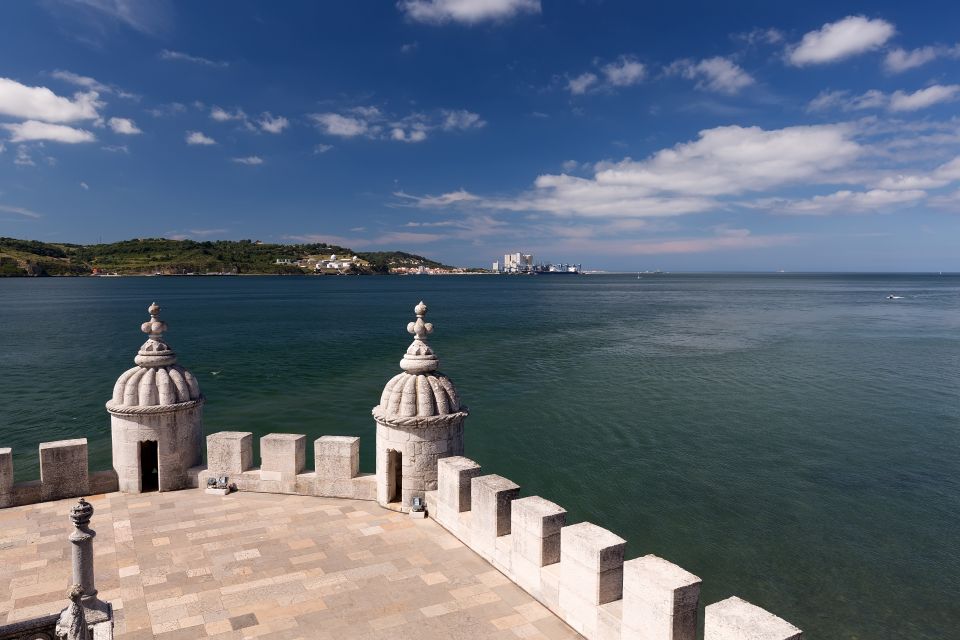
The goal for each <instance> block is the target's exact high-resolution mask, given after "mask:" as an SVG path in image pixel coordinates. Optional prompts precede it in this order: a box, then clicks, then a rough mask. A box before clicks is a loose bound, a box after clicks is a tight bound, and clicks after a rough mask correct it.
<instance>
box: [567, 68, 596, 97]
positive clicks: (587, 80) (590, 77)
mask: <svg viewBox="0 0 960 640" xmlns="http://www.w3.org/2000/svg"><path fill="white" fill-rule="evenodd" d="M598 80H599V78H598V77H597V75H596V74H594V73H590V72H587V73H581V74H580V75H578V76H577V77H576V78H570V79H569V80H568V81H567V90H568V91H569V92H570V93H572V94H573V95H575V96H579V95H583V94H584V93H586V92H587V91H589V90H590V88H591V87H593V86H595V85H596V84H597V81H598Z"/></svg>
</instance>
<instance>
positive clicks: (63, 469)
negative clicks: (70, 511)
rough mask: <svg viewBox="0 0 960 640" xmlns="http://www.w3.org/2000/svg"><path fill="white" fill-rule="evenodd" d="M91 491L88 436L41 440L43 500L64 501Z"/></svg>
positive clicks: (41, 488)
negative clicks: (72, 438)
mask: <svg viewBox="0 0 960 640" xmlns="http://www.w3.org/2000/svg"><path fill="white" fill-rule="evenodd" d="M89 492H90V473H89V471H88V469H87V439H86V438H77V439H75V440H59V441H57V442H41V443H40V499H41V500H43V501H44V502H46V501H48V500H61V499H63V498H75V497H77V496H85V495H87V494H88V493H89Z"/></svg>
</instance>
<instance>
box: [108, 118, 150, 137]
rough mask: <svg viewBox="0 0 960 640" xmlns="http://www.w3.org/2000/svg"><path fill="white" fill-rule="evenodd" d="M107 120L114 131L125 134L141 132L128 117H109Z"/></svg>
mask: <svg viewBox="0 0 960 640" xmlns="http://www.w3.org/2000/svg"><path fill="white" fill-rule="evenodd" d="M108 122H109V124H110V128H111V129H113V132H114V133H121V134H123V135H127V136H130V135H136V134H138V133H143V132H142V131H141V130H140V129H138V128H137V125H136V123H134V121H133V120H131V119H130V118H110V120H109V121H108Z"/></svg>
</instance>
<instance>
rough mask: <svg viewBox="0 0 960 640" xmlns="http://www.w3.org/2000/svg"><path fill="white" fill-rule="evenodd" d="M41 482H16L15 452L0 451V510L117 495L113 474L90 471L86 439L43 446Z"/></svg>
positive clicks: (42, 444) (110, 471) (114, 475)
mask: <svg viewBox="0 0 960 640" xmlns="http://www.w3.org/2000/svg"><path fill="white" fill-rule="evenodd" d="M38 454H39V458H40V480H30V481H27V482H14V481H13V450H12V449H11V448H9V447H0V509H3V508H6V507H21V506H24V505H28V504H36V503H38V502H47V501H50V500H60V499H63V498H79V497H83V496H89V495H93V494H100V493H110V492H112V491H117V474H116V473H115V472H114V471H113V470H107V471H94V472H93V473H90V472H89V471H88V468H89V463H88V451H87V440H86V438H78V439H75V440H60V441H57V442H44V443H41V444H40V446H39V449H38Z"/></svg>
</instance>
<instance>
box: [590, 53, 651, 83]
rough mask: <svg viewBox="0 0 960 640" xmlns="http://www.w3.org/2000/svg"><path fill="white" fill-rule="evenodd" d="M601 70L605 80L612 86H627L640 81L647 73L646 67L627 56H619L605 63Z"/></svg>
mask: <svg viewBox="0 0 960 640" xmlns="http://www.w3.org/2000/svg"><path fill="white" fill-rule="evenodd" d="M601 71H603V75H604V76H605V77H606V79H607V82H608V83H610V84H611V85H612V86H614V87H629V86H631V85H635V84H638V83H640V81H642V80H643V78H644V77H645V76H646V74H647V69H646V67H645V66H644V65H643V64H642V63H640V62H637V61H636V60H635V59H633V58H631V57H629V56H620V57H619V58H618V59H617V60H615V61H614V62H610V63H607V64H605V65H604V66H603V67H602V68H601Z"/></svg>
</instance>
